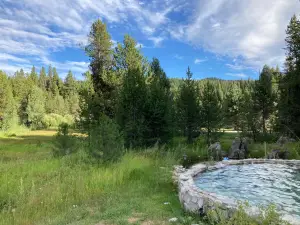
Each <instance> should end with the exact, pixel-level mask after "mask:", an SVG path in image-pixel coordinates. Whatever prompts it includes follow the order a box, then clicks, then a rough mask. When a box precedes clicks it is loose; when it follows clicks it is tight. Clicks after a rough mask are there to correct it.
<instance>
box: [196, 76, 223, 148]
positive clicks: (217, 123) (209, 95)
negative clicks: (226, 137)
mask: <svg viewBox="0 0 300 225" xmlns="http://www.w3.org/2000/svg"><path fill="white" fill-rule="evenodd" d="M201 119H202V121H203V127H204V128H205V129H206V134H207V135H206V140H207V143H208V144H211V142H212V141H213V140H212V135H213V134H215V133H216V132H217V131H218V129H220V127H221V125H222V122H223V121H222V120H223V114H222V106H221V103H220V102H219V99H218V95H217V91H216V89H215V87H214V86H213V84H212V83H211V81H207V82H206V83H205V85H204V87H203V92H202V96H201Z"/></svg>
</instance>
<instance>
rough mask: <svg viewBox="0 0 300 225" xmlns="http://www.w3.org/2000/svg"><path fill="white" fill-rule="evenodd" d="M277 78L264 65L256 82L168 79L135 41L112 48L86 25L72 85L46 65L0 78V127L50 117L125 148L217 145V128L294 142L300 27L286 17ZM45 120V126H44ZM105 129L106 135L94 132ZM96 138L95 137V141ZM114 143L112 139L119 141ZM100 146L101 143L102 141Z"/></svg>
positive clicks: (96, 26) (299, 100)
mask: <svg viewBox="0 0 300 225" xmlns="http://www.w3.org/2000/svg"><path fill="white" fill-rule="evenodd" d="M286 34H287V37H286V63H285V69H284V71H280V69H279V68H278V67H277V68H272V67H270V66H267V65H265V66H264V67H263V69H262V71H261V72H260V74H259V79H258V80H236V81H225V80H220V79H216V78H209V79H204V80H195V79H193V74H192V71H191V69H190V68H187V72H186V78H184V79H182V80H180V79H174V78H172V79H170V78H168V77H167V75H166V73H165V72H164V70H163V68H162V66H161V64H160V62H159V60H158V59H157V58H153V59H152V60H151V61H149V60H147V59H146V58H145V57H144V56H143V54H142V52H141V48H140V47H138V46H137V42H136V41H135V40H134V39H133V38H132V37H130V36H129V35H125V37H124V40H123V42H122V43H118V44H117V46H116V47H115V48H113V43H112V40H111V37H110V34H109V33H108V31H107V29H106V25H105V23H103V22H102V21H101V20H97V21H95V22H94V23H93V24H92V27H91V30H90V33H89V42H88V45H87V46H86V48H85V51H86V54H87V55H88V56H89V58H90V68H89V71H88V72H86V73H85V74H84V75H85V79H84V80H83V81H78V80H76V79H75V78H74V76H73V75H72V73H71V72H69V73H68V75H67V77H66V79H65V80H64V81H62V80H61V78H60V77H59V76H58V74H57V72H56V69H55V68H52V67H51V66H49V69H48V73H47V74H46V71H45V69H44V68H42V69H41V71H40V73H39V75H38V74H37V72H36V71H35V68H34V67H33V68H32V71H31V73H28V74H25V73H24V71H23V70H20V71H18V72H16V73H15V75H14V76H11V77H10V76H7V75H6V74H5V73H4V72H1V73H0V118H1V121H2V122H1V128H2V129H6V128H7V127H9V125H10V124H13V123H20V124H26V125H27V126H30V127H32V128H42V127H51V126H53V124H55V122H54V120H55V119H53V117H61V118H62V120H65V121H71V122H72V121H73V122H74V123H75V124H76V126H77V128H80V129H82V131H85V132H87V133H88V134H89V135H93V134H94V130H95V129H96V128H97V129H98V132H100V133H101V135H102V136H105V135H112V136H114V135H115V136H118V138H119V136H122V140H124V145H125V146H126V147H133V148H137V147H142V146H149V145H153V144H155V143H158V144H165V143H168V142H170V141H171V140H172V138H173V137H175V136H181V135H183V136H185V137H186V139H187V141H188V142H190V143H191V142H192V141H193V140H194V138H195V137H197V136H199V135H204V136H205V137H206V140H207V143H208V144H209V143H211V142H213V141H215V140H216V139H217V136H216V135H217V134H218V131H220V129H221V128H223V129H225V128H228V129H234V130H238V131H240V132H241V133H242V134H244V135H248V136H251V137H252V138H254V139H255V140H258V139H259V138H260V137H261V136H267V135H270V134H272V133H278V132H281V133H287V134H289V135H293V136H299V135H300V126H299V125H300V76H299V75H300V63H299V60H300V22H299V19H298V18H297V17H296V16H293V17H292V19H291V21H290V23H289V25H288V27H287V30H286ZM51 121H52V122H51ZM99 127H102V128H103V127H105V128H106V129H102V130H101V129H100V130H99ZM98 139H99V138H98ZM118 140H119V139H118ZM101 143H102V145H106V144H108V143H106V138H103V137H102V142H101Z"/></svg>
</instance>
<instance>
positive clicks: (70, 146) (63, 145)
mask: <svg viewBox="0 0 300 225" xmlns="http://www.w3.org/2000/svg"><path fill="white" fill-rule="evenodd" d="M76 149H77V148H76V138H75V137H73V136H72V135H70V133H69V125H68V124H66V123H62V124H60V125H59V127H58V132H57V134H56V136H55V141H54V146H53V149H52V152H53V155H54V157H59V156H65V155H69V154H71V153H73V152H75V151H76Z"/></svg>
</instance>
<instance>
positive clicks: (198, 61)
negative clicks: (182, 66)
mask: <svg viewBox="0 0 300 225" xmlns="http://www.w3.org/2000/svg"><path fill="white" fill-rule="evenodd" d="M206 61H207V59H198V58H197V59H195V61H194V63H195V64H200V63H203V62H206Z"/></svg>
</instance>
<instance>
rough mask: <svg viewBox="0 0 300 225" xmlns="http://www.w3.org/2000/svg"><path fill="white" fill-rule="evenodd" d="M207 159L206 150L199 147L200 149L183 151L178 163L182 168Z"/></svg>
mask: <svg viewBox="0 0 300 225" xmlns="http://www.w3.org/2000/svg"><path fill="white" fill-rule="evenodd" d="M207 159H208V156H207V151H206V150H204V149H201V151H195V150H187V151H186V152H185V153H183V155H182V158H181V160H180V163H181V165H182V166H183V167H184V168H189V167H190V166H192V165H194V164H197V163H199V162H201V161H206V160H207Z"/></svg>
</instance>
